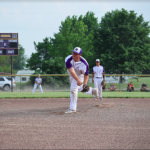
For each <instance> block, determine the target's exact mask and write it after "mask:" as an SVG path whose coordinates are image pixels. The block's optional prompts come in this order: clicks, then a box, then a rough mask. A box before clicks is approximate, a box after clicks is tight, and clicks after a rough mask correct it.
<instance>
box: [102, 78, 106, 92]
mask: <svg viewBox="0 0 150 150" xmlns="http://www.w3.org/2000/svg"><path fill="white" fill-rule="evenodd" d="M103 82H104V85H103V87H102V89H103V91H106V81H105V79H104V80H103Z"/></svg>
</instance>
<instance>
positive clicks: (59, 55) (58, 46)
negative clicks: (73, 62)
mask: <svg viewBox="0 0 150 150" xmlns="http://www.w3.org/2000/svg"><path fill="white" fill-rule="evenodd" d="M87 32H88V26H87V25H85V24H84V22H83V21H82V20H78V18H77V17H76V16H73V17H72V18H70V17H69V16H68V17H67V18H66V19H65V21H62V22H61V26H60V27H59V33H57V34H54V38H47V37H46V38H45V39H43V42H39V43H38V44H36V43H35V42H34V46H35V50H36V53H32V55H31V57H30V59H28V60H27V67H29V68H30V69H33V70H36V69H37V68H40V69H41V70H42V72H45V73H47V74H63V73H66V67H65V57H67V56H68V55H71V54H72V50H73V49H74V48H75V47H81V48H82V49H83V56H84V57H85V58H86V57H87V58H88V57H89V56H91V55H92V51H91V50H92V48H93V45H92V39H93V35H92V34H91V33H87Z"/></svg>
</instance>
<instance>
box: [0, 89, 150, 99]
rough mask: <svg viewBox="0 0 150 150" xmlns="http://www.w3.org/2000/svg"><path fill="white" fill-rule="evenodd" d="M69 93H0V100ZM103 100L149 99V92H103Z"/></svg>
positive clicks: (68, 94)
mask: <svg viewBox="0 0 150 150" xmlns="http://www.w3.org/2000/svg"><path fill="white" fill-rule="evenodd" d="M69 97H70V92H44V93H43V94H41V93H40V92H35V93H34V94H32V93H30V92H13V93H11V92H1V93H0V98H1V99H2V98H69ZM78 97H80V98H92V97H93V96H91V95H87V94H85V93H81V92H79V95H78ZM103 98H150V92H117V91H114V92H103Z"/></svg>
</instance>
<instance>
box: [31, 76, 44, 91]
mask: <svg viewBox="0 0 150 150" xmlns="http://www.w3.org/2000/svg"><path fill="white" fill-rule="evenodd" d="M41 84H42V79H41V78H40V75H38V77H37V78H36V79H35V83H34V87H33V90H32V93H34V92H35V89H36V88H37V86H38V87H39V89H40V91H41V93H43V90H42V86H41Z"/></svg>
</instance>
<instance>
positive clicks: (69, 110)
mask: <svg viewBox="0 0 150 150" xmlns="http://www.w3.org/2000/svg"><path fill="white" fill-rule="evenodd" d="M73 112H76V111H75V110H71V109H68V110H67V111H66V112H65V113H66V114H69V113H73Z"/></svg>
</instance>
